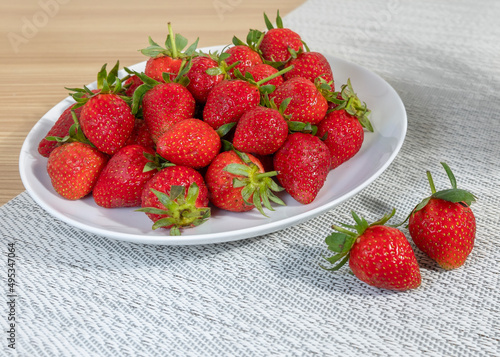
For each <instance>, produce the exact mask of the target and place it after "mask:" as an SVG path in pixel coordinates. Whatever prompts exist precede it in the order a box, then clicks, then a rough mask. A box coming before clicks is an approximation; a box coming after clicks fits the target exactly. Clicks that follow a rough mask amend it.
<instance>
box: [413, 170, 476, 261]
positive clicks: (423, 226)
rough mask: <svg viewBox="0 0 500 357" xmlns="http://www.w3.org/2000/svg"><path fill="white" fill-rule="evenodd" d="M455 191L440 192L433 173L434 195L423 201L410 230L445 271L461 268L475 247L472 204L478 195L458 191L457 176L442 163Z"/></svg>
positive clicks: (431, 181) (432, 189)
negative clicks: (437, 189) (436, 186)
mask: <svg viewBox="0 0 500 357" xmlns="http://www.w3.org/2000/svg"><path fill="white" fill-rule="evenodd" d="M441 164H442V165H443V167H444V169H445V171H446V173H447V175H448V178H449V179H450V182H451V186H452V188H451V189H447V190H442V191H437V192H436V188H435V187H434V182H433V180H432V176H431V174H430V172H429V171H428V172H427V178H428V180H429V184H430V187H431V191H432V195H431V196H430V197H427V198H425V199H424V200H423V201H422V202H420V203H419V204H418V205H417V206H416V207H415V208H414V209H413V211H412V213H411V214H410V217H409V224H408V229H409V231H410V235H411V237H412V238H413V242H415V245H416V246H417V247H418V248H419V249H420V250H421V251H423V252H424V253H425V254H427V255H428V256H429V257H430V258H431V259H433V260H434V261H436V262H437V263H438V264H439V266H441V267H442V268H443V269H446V270H450V269H456V268H458V267H461V266H462V265H463V264H464V263H465V261H466V259H467V257H468V256H469V254H470V252H471V251H472V249H473V247H474V241H475V236H476V219H475V216H474V213H473V212H472V210H471V208H470V205H471V204H472V202H474V201H475V200H476V198H475V196H474V195H473V194H472V193H470V192H468V191H465V190H462V189H458V188H457V183H456V179H455V176H454V175H453V173H452V171H451V169H450V168H449V166H448V165H447V164H445V163H444V162H442V163H441Z"/></svg>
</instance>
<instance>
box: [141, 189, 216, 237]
mask: <svg viewBox="0 0 500 357" xmlns="http://www.w3.org/2000/svg"><path fill="white" fill-rule="evenodd" d="M151 192H152V193H154V195H155V196H156V197H157V198H158V200H159V201H160V203H161V204H162V205H163V206H165V209H161V208H156V207H142V208H139V209H137V210H136V211H137V212H145V213H151V214H158V215H166V217H164V218H160V219H159V220H157V221H156V222H155V223H154V224H153V229H158V228H160V227H166V228H170V235H172V236H179V235H181V231H180V229H181V228H182V227H196V226H199V225H200V224H202V223H204V222H206V221H207V220H208V218H209V217H210V207H197V206H196V199H197V198H198V194H199V192H200V189H199V187H198V185H197V184H196V183H194V182H193V183H192V184H191V185H189V188H188V190H187V194H186V187H184V186H178V185H172V186H171V187H170V192H169V193H168V194H167V193H165V192H160V191H158V190H155V189H153V188H152V189H151Z"/></svg>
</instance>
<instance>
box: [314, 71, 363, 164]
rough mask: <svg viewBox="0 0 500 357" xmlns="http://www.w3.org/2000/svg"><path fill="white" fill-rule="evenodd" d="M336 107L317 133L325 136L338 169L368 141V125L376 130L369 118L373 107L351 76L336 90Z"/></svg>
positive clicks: (325, 141) (322, 136) (320, 124)
mask: <svg viewBox="0 0 500 357" xmlns="http://www.w3.org/2000/svg"><path fill="white" fill-rule="evenodd" d="M332 95H334V96H335V97H336V98H335V108H334V109H333V110H330V111H329V112H328V113H327V114H326V117H325V118H324V119H323V120H322V121H321V122H320V123H319V124H318V131H317V133H316V135H317V136H318V137H320V138H324V139H323V140H324V141H323V142H324V143H325V144H326V146H328V149H329V150H330V153H331V156H332V165H331V167H330V169H334V168H336V167H337V166H339V165H341V164H342V163H344V162H346V161H347V160H349V159H350V158H352V157H353V156H354V155H355V154H356V153H357V152H358V151H359V150H360V149H361V146H362V144H363V141H364V136H365V134H364V129H366V130H368V131H370V132H373V127H372V125H371V123H370V120H369V118H368V116H369V114H370V110H368V109H367V108H366V104H365V103H363V104H361V101H360V100H359V98H358V97H357V96H356V94H355V93H354V91H353V89H352V86H351V82H350V80H347V84H345V85H343V86H342V91H341V92H340V93H338V94H335V93H333V94H332Z"/></svg>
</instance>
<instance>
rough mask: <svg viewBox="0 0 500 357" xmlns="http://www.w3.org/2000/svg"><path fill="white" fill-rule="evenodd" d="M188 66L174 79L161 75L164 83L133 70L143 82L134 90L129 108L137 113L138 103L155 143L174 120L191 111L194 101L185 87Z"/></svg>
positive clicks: (187, 115)
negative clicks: (172, 80)
mask: <svg viewBox="0 0 500 357" xmlns="http://www.w3.org/2000/svg"><path fill="white" fill-rule="evenodd" d="M188 70H189V68H188V67H183V68H182V69H181V71H180V72H179V74H178V76H177V77H176V79H175V81H174V82H171V81H170V79H169V76H168V75H165V76H164V80H165V81H166V82H165V83H163V82H158V81H156V80H154V79H152V78H150V77H148V76H146V75H145V74H143V73H137V72H135V74H136V75H137V76H139V77H140V78H141V80H142V81H143V82H144V84H143V85H141V86H140V87H139V88H137V89H136V91H135V93H134V97H133V100H132V103H133V104H132V112H133V113H137V112H138V110H139V106H140V105H142V116H143V118H144V120H145V122H146V125H147V126H148V129H149V131H150V133H151V138H152V139H153V141H154V142H155V143H156V142H157V141H158V139H159V138H160V137H161V136H162V135H163V133H164V132H166V131H167V130H168V129H170V128H171V127H172V126H173V125H174V124H175V123H177V122H179V121H181V120H184V119H188V118H192V117H193V115H194V112H195V107H196V102H195V100H194V98H193V95H192V94H191V93H190V92H189V91H188V90H187V89H186V87H185V84H186V77H185V73H186V71H188Z"/></svg>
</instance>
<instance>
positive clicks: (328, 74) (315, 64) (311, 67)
mask: <svg viewBox="0 0 500 357" xmlns="http://www.w3.org/2000/svg"><path fill="white" fill-rule="evenodd" d="M290 66H293V67H294V68H293V69H292V70H291V71H289V72H287V73H286V74H284V79H285V81H286V80H289V79H291V78H294V77H302V78H306V79H308V80H309V81H311V82H313V83H314V82H315V81H316V79H317V78H322V79H323V80H324V81H325V82H326V83H327V84H328V85H329V86H330V87H331V90H332V91H334V90H335V84H334V81H333V72H332V68H331V66H330V63H328V60H327V59H326V58H325V56H323V55H322V54H321V53H319V52H299V53H298V54H296V56H295V57H294V58H292V59H291V60H290V61H289V62H288V63H287V64H286V65H285V67H290Z"/></svg>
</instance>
